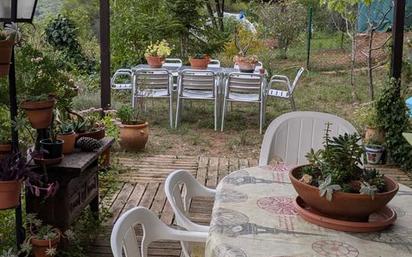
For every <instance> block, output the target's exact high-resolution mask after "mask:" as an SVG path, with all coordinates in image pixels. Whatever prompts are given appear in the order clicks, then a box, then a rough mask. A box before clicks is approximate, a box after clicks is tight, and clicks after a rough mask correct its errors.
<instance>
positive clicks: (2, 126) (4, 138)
mask: <svg viewBox="0 0 412 257" xmlns="http://www.w3.org/2000/svg"><path fill="white" fill-rule="evenodd" d="M10 141H11V121H10V112H9V109H8V108H7V107H6V106H2V105H0V144H8V143H10Z"/></svg>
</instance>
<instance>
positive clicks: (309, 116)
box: [259, 112, 357, 166]
mask: <svg viewBox="0 0 412 257" xmlns="http://www.w3.org/2000/svg"><path fill="white" fill-rule="evenodd" d="M326 123H331V125H330V130H331V133H330V135H331V136H337V135H341V134H344V133H348V134H353V133H357V131H356V129H355V128H354V127H353V126H352V124H350V123H349V122H348V121H346V120H344V119H342V118H340V117H338V116H335V115H332V114H328V113H321V112H290V113H286V114H283V115H281V116H279V117H277V118H276V119H275V120H273V121H272V122H271V123H270V125H269V127H268V129H267V130H266V133H265V136H264V138H263V142H262V147H261V150H260V159H259V165H261V166H263V165H268V164H269V163H270V161H271V160H272V159H274V158H276V157H277V158H280V160H281V161H282V162H284V163H286V164H290V165H301V164H307V163H308V161H307V159H306V157H305V156H306V154H307V153H308V152H309V151H310V149H311V148H313V149H314V150H315V151H316V150H318V149H321V148H323V141H324V134H325V128H326Z"/></svg>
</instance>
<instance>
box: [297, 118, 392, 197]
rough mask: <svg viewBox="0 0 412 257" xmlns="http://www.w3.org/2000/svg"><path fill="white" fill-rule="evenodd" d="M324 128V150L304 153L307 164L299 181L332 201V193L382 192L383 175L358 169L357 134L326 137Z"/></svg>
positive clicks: (361, 152)
mask: <svg viewBox="0 0 412 257" xmlns="http://www.w3.org/2000/svg"><path fill="white" fill-rule="evenodd" d="M330 132H331V131H330V124H329V123H328V124H327V125H326V129H325V137H324V144H323V146H324V148H323V149H320V150H318V151H316V152H315V151H314V150H313V149H312V150H311V151H310V152H309V153H308V154H307V156H306V157H307V159H308V161H309V163H310V165H309V166H306V167H305V168H303V169H302V172H301V177H300V179H301V181H302V182H304V183H307V184H310V185H312V186H316V187H318V188H319V191H320V195H321V196H325V197H326V198H327V199H328V200H329V201H331V200H332V196H333V192H335V191H343V192H349V193H359V194H368V195H371V197H373V196H374V194H375V193H376V192H383V191H384V190H385V182H384V179H383V176H382V175H381V174H380V173H379V172H378V171H376V170H375V169H367V168H362V155H363V154H364V149H363V147H362V146H361V145H359V144H358V142H359V141H360V137H359V135H357V134H352V135H349V134H346V133H345V134H344V135H339V136H337V137H331V136H330Z"/></svg>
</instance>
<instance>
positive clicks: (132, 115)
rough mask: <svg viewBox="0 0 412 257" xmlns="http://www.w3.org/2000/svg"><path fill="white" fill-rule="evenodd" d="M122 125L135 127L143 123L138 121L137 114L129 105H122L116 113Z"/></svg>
mask: <svg viewBox="0 0 412 257" xmlns="http://www.w3.org/2000/svg"><path fill="white" fill-rule="evenodd" d="M116 115H117V117H118V118H119V119H120V121H121V122H122V124H125V125H137V124H142V123H144V122H143V121H141V120H139V112H138V111H137V110H136V109H134V108H133V107H131V106H129V105H123V106H122V107H121V108H120V109H119V110H117V113H116Z"/></svg>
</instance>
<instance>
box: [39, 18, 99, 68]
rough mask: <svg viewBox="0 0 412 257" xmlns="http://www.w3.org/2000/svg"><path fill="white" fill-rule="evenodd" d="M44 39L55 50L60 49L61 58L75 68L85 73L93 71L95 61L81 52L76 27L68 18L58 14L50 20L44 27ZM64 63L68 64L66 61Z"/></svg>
mask: <svg viewBox="0 0 412 257" xmlns="http://www.w3.org/2000/svg"><path fill="white" fill-rule="evenodd" d="M45 40H46V42H47V43H48V44H50V45H51V46H52V47H53V48H54V49H55V50H58V51H61V53H62V54H63V58H64V59H65V60H66V61H67V60H68V61H69V62H71V63H72V64H73V65H75V66H76V68H77V70H79V71H81V72H82V73H87V74H90V73H92V72H94V71H95V66H96V62H95V61H94V60H92V59H90V58H88V57H86V56H85V54H84V53H83V49H82V47H81V45H80V43H79V40H78V37H77V28H76V26H75V24H74V22H73V21H71V20H70V19H69V18H67V17H64V16H62V15H58V16H57V17H56V18H54V19H53V20H51V21H50V22H49V23H48V24H47V26H46V28H45ZM64 64H65V66H68V65H67V63H66V62H65V63H64ZM67 68H69V69H71V68H70V67H67Z"/></svg>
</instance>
